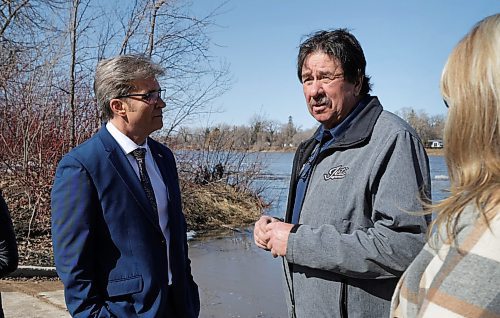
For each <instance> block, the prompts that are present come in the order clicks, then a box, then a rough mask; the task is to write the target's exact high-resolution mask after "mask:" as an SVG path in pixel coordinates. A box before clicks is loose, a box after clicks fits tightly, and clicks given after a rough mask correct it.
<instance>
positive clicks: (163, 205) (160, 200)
mask: <svg viewBox="0 0 500 318" xmlns="http://www.w3.org/2000/svg"><path fill="white" fill-rule="evenodd" d="M106 129H107V130H108V132H109V133H110V134H111V136H112V137H113V138H114V139H115V140H116V142H117V143H118V145H120V148H121V149H122V150H123V152H124V153H125V155H126V156H127V159H128V161H129V163H130V165H131V166H132V169H134V172H135V174H136V175H137V178H139V180H140V176H139V165H138V162H137V160H136V159H135V158H134V156H133V155H132V151H134V150H136V149H137V148H144V149H146V158H145V160H146V170H147V172H148V175H149V178H150V179H151V185H152V186H153V191H154V193H155V199H156V205H157V207H158V220H159V221H160V228H161V230H162V232H163V236H164V237H165V240H166V242H167V257H168V259H169V262H168V284H169V285H170V284H172V271H171V270H170V251H169V246H170V230H169V228H168V210H167V206H168V192H167V187H166V185H165V183H164V182H163V178H162V176H161V173H160V169H159V168H158V165H157V164H156V161H155V160H154V159H153V155H152V154H151V150H150V149H149V146H148V143H147V141H146V142H144V144H142V145H137V144H136V143H135V142H133V141H132V140H131V139H130V138H129V137H127V136H126V135H125V134H123V133H122V132H121V131H119V130H118V128H116V127H115V125H113V124H112V123H111V122H109V121H108V122H107V123H106Z"/></svg>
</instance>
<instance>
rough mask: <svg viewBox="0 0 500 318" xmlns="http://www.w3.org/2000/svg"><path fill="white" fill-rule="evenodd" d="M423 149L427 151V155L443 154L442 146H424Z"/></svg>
mask: <svg viewBox="0 0 500 318" xmlns="http://www.w3.org/2000/svg"><path fill="white" fill-rule="evenodd" d="M425 151H426V152H427V155H428V156H443V154H444V150H443V148H441V149H435V148H426V149H425Z"/></svg>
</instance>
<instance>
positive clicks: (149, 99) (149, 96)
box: [115, 89, 165, 105]
mask: <svg viewBox="0 0 500 318" xmlns="http://www.w3.org/2000/svg"><path fill="white" fill-rule="evenodd" d="M164 92H165V91H164V90H163V89H159V90H157V91H153V92H149V93H145V94H127V95H120V96H116V97H115V98H126V97H140V98H141V100H142V101H144V102H145V103H148V104H150V105H153V104H156V103H157V102H158V99H160V98H161V99H162V100H163V96H164Z"/></svg>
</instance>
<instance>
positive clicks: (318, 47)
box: [297, 29, 371, 96]
mask: <svg viewBox="0 0 500 318" xmlns="http://www.w3.org/2000/svg"><path fill="white" fill-rule="evenodd" d="M314 52H323V53H326V54H328V55H329V56H330V57H332V58H334V59H336V60H338V61H339V62H340V65H341V66H342V69H343V70H344V77H345V79H346V80H347V81H349V82H351V83H356V82H357V81H358V79H359V78H360V77H361V76H362V77H363V85H362V86H361V91H360V95H361V96H363V95H366V94H368V92H369V91H370V90H371V84H370V77H369V76H366V74H365V69H366V60H365V55H364V54H363V49H362V48H361V45H359V42H358V40H357V39H356V38H355V37H354V35H352V34H351V33H349V31H348V30H347V29H337V30H333V31H318V32H315V33H313V34H310V35H309V36H308V38H307V39H306V40H305V41H304V42H302V44H300V48H299V55H298V57H297V75H298V77H299V81H301V82H302V66H303V65H304V61H305V59H306V58H307V56H308V55H309V54H311V53H314Z"/></svg>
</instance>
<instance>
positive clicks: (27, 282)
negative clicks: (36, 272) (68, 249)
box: [0, 278, 63, 296]
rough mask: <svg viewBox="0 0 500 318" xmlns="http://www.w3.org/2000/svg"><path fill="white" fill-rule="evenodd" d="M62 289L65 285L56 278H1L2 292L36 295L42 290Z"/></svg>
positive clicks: (0, 286) (0, 287) (0, 288)
mask: <svg viewBox="0 0 500 318" xmlns="http://www.w3.org/2000/svg"><path fill="white" fill-rule="evenodd" d="M60 289H63V285H62V283H61V281H60V280H59V279H55V278H30V279H26V278H25V279H15V280H14V279H10V278H8V279H0V291H1V292H23V293H25V294H28V295H32V296H35V295H37V294H38V293H41V292H47V291H56V290H60Z"/></svg>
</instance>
